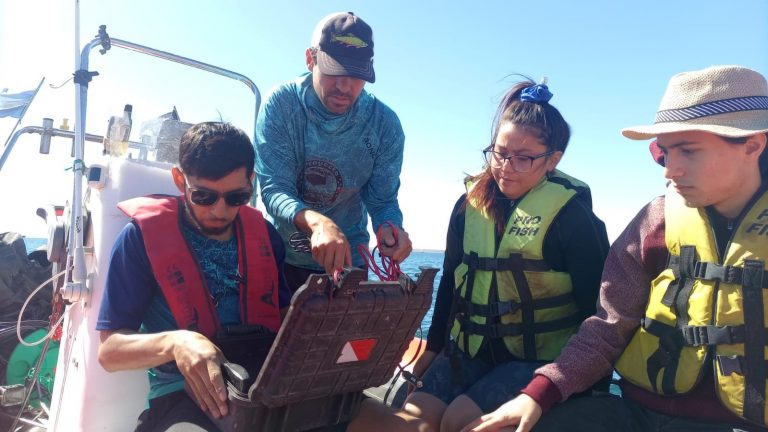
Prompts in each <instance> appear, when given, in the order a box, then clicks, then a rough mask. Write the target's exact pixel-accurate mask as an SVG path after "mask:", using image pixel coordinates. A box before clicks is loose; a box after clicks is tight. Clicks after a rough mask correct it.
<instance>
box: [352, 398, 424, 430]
mask: <svg viewBox="0 0 768 432" xmlns="http://www.w3.org/2000/svg"><path fill="white" fill-rule="evenodd" d="M371 431H402V432H410V431H413V432H436V431H437V429H433V428H432V427H431V426H430V425H429V424H428V423H427V422H426V421H424V420H423V419H421V418H419V417H417V416H414V415H412V414H410V413H408V412H405V411H399V410H396V409H394V408H391V407H388V406H386V405H384V404H382V403H379V402H378V401H375V400H373V399H366V400H364V401H363V403H362V405H360V412H359V413H358V415H357V417H355V419H354V420H352V422H350V423H349V426H348V427H347V432H371Z"/></svg>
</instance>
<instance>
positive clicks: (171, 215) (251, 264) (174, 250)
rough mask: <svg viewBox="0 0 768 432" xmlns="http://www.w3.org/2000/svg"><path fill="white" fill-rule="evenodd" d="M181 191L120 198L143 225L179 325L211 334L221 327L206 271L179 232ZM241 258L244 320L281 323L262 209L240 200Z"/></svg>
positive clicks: (146, 244)
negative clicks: (179, 192)
mask: <svg viewBox="0 0 768 432" xmlns="http://www.w3.org/2000/svg"><path fill="white" fill-rule="evenodd" d="M183 206H184V201H183V199H182V198H181V197H172V196H163V195H152V196H148V197H140V198H133V199H130V200H127V201H123V202H121V203H119V204H118V208H119V209H120V210H122V211H123V212H124V213H125V214H127V215H128V216H129V217H131V218H132V219H133V220H134V221H135V222H136V224H137V225H138V226H139V229H140V230H141V235H142V238H143V239H144V248H145V249H146V251H147V257H148V258H149V262H150V265H151V266H152V272H153V273H154V275H155V279H157V282H158V284H159V285H160V288H161V289H162V291H163V295H164V296H165V299H166V300H167V301H168V306H169V307H170V309H171V313H172V314H173V317H174V318H175V319H176V324H177V325H178V326H179V328H180V329H186V330H193V331H198V332H200V333H202V334H204V335H205V336H207V337H208V338H212V337H213V336H214V335H215V334H216V330H217V329H219V328H220V327H221V324H220V323H219V319H218V316H217V315H216V309H215V307H214V305H213V301H212V299H211V295H210V291H209V289H208V286H207V283H206V282H205V276H204V275H203V273H202V270H201V269H200V266H199V264H198V262H197V260H196V259H195V258H194V255H193V253H192V251H191V249H190V248H189V245H188V244H187V242H186V240H185V239H184V236H183V234H182V232H181V223H182V219H181V218H182V217H183ZM234 231H235V237H236V238H237V256H238V260H239V267H238V268H239V276H240V278H239V285H240V286H239V288H240V322H241V323H242V324H259V325H262V326H264V327H266V328H268V329H270V330H272V331H275V332H276V331H277V330H278V329H279V328H280V306H279V303H278V272H277V265H276V264H275V259H274V255H273V252H272V243H271V242H270V240H269V233H268V232H267V226H266V222H265V221H264V217H263V216H262V215H261V212H260V211H258V210H256V209H255V208H253V207H248V206H242V207H240V211H239V213H238V216H237V218H236V219H235V222H234Z"/></svg>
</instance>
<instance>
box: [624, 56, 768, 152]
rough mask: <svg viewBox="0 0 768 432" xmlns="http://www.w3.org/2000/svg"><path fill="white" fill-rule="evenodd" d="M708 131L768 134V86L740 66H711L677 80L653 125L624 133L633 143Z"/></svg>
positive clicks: (672, 81)
mask: <svg viewBox="0 0 768 432" xmlns="http://www.w3.org/2000/svg"><path fill="white" fill-rule="evenodd" d="M685 131H703V132H709V133H713V134H716V135H720V136H724V137H731V138H739V137H746V136H750V135H755V134H759V133H768V83H766V80H765V77H763V76H762V75H761V74H760V73H758V72H756V71H754V70H752V69H748V68H745V67H741V66H712V67H709V68H706V69H702V70H698V71H692V72H683V73H680V74H677V75H675V76H673V77H672V79H670V81H669V85H668V86H667V90H666V91H665V92H664V97H662V99H661V104H660V105H659V110H658V111H657V112H656V119H655V120H654V123H653V124H652V125H648V126H633V127H628V128H625V129H622V131H621V133H622V134H623V135H624V136H625V137H627V138H629V139H633V140H645V139H651V138H654V137H656V136H658V135H660V134H666V133H673V132H685Z"/></svg>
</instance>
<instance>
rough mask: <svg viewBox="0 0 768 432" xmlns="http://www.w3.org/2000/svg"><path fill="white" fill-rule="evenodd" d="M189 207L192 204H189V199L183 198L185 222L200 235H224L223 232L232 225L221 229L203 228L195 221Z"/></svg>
mask: <svg viewBox="0 0 768 432" xmlns="http://www.w3.org/2000/svg"><path fill="white" fill-rule="evenodd" d="M190 206H192V203H191V202H189V199H188V198H187V197H186V196H185V197H184V213H186V215H187V220H188V221H189V222H190V223H191V224H192V226H193V227H194V228H195V229H196V230H197V231H198V232H199V233H200V234H202V235H204V236H217V235H221V234H224V233H225V232H227V230H228V229H229V227H230V226H232V224H229V225H225V226H223V227H221V228H205V227H204V226H203V225H202V224H200V222H199V221H198V220H197V218H196V217H195V214H194V213H192V211H191V210H190V209H189V208H190Z"/></svg>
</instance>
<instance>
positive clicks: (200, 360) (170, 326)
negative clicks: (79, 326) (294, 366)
mask: <svg viewBox="0 0 768 432" xmlns="http://www.w3.org/2000/svg"><path fill="white" fill-rule="evenodd" d="M254 157H255V155H254V150H253V146H252V144H251V141H250V139H249V138H248V136H247V135H245V133H243V131H241V130H240V129H238V128H236V127H234V126H232V125H230V124H226V123H213V122H211V123H200V124H197V125H194V126H192V127H191V128H190V129H189V130H188V131H187V132H186V133H185V134H184V136H183V137H182V138H181V142H180V145H179V166H178V167H173V168H172V170H171V174H172V177H173V181H174V183H175V184H176V187H177V188H178V189H179V192H180V193H181V194H180V195H179V196H160V195H153V196H149V197H140V198H134V199H131V200H128V201H124V202H121V203H120V204H119V205H118V207H120V209H121V210H122V211H123V212H125V213H126V214H127V215H128V216H130V217H131V218H132V220H131V222H130V223H129V224H128V225H126V227H125V228H124V229H123V231H122V232H121V233H120V235H119V236H118V238H117V240H116V242H115V245H114V247H113V250H112V256H111V259H110V266H109V271H108V275H107V282H106V287H105V293H104V297H103V300H102V304H101V310H100V313H99V319H98V322H97V325H96V328H97V329H98V330H100V331H101V346H100V348H99V362H100V363H101V365H102V366H103V367H104V368H105V369H106V370H108V371H118V370H127V369H139V368H148V369H149V382H150V392H149V395H148V398H149V404H148V405H149V408H148V409H147V410H145V411H144V412H143V413H142V414H141V416H140V417H139V424H138V427H137V430H139V431H164V430H168V429H169V428H172V427H174V425H175V426H176V427H180V426H181V425H185V426H186V427H191V428H192V429H184V430H217V429H216V427H215V426H214V425H213V424H212V423H211V421H210V420H209V419H208V416H207V415H206V413H205V412H206V411H207V412H209V414H210V415H212V416H213V417H216V418H219V417H221V416H223V415H226V414H227V412H228V409H227V403H226V400H227V391H226V387H225V385H224V382H223V380H222V376H221V371H220V363H221V361H222V360H223V358H224V356H229V355H230V353H229V352H224V353H222V351H221V349H220V347H217V345H215V343H220V342H221V341H222V339H221V336H222V335H223V334H225V333H226V331H225V330H226V329H231V328H233V327H234V326H237V328H238V329H243V328H246V327H247V328H254V329H261V331H262V333H267V334H269V333H271V332H277V330H278V329H279V327H280V322H281V313H280V312H281V309H283V308H285V307H287V306H288V304H289V302H290V291H289V290H288V288H287V284H286V282H285V278H284V276H283V272H282V266H283V260H284V256H285V250H284V248H283V244H282V241H281V239H280V236H279V234H278V233H277V231H276V230H275V228H274V227H273V226H272V225H271V224H270V223H269V222H267V221H266V220H264V218H263V217H262V215H261V213H260V212H259V211H258V210H256V209H254V208H252V207H249V206H247V205H246V204H247V203H248V201H249V200H250V198H251V196H252V193H253V189H252V186H251V185H252V184H253V178H254V172H253V164H254ZM264 329H266V331H264ZM214 342H215V343H214ZM264 344H266V342H265V343H264ZM259 348H262V349H268V347H259ZM185 383H186V386H187V387H188V391H189V392H190V393H192V394H193V395H194V399H196V400H193V398H191V397H189V396H188V393H187V392H185V390H184V389H185ZM174 430H176V429H174Z"/></svg>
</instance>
